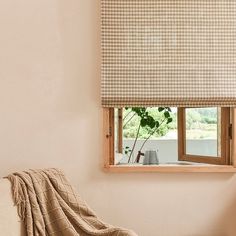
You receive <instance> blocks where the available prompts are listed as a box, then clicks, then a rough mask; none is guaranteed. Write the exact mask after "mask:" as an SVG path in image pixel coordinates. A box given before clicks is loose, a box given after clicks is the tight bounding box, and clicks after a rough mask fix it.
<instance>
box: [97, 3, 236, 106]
mask: <svg viewBox="0 0 236 236" xmlns="http://www.w3.org/2000/svg"><path fill="white" fill-rule="evenodd" d="M101 4H102V5H101V17H102V19H101V20H102V82H101V87H102V105H103V106H108V107H115V106H193V107H197V106H235V105H236V1H234V0H101Z"/></svg>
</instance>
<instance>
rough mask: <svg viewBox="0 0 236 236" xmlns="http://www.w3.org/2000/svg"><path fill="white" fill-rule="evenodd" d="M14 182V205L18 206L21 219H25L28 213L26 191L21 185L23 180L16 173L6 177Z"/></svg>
mask: <svg viewBox="0 0 236 236" xmlns="http://www.w3.org/2000/svg"><path fill="white" fill-rule="evenodd" d="M6 178H7V179H8V180H9V181H10V182H11V184H12V188H11V189H12V196H13V201H14V205H15V206H17V212H18V215H19V217H20V219H21V220H23V221H24V219H25V213H26V202H25V200H24V192H23V190H22V187H21V183H22V180H21V179H20V178H19V177H18V176H15V175H9V176H7V177H6Z"/></svg>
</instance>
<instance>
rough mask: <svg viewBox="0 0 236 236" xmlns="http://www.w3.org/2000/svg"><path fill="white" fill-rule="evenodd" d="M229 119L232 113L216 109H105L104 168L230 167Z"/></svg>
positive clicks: (230, 136)
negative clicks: (150, 156) (152, 156)
mask: <svg viewBox="0 0 236 236" xmlns="http://www.w3.org/2000/svg"><path fill="white" fill-rule="evenodd" d="M230 113H231V112H230V108H217V107H206V108H176V107H171V108H169V107H159V108H158V107H153V108H151V107H145V108H107V109H106V108H105V109H104V127H106V128H105V130H104V131H105V132H104V134H105V142H104V150H105V167H107V168H109V167H111V166H112V167H118V169H121V170H125V168H126V167H129V168H128V169H129V170H132V171H135V170H140V169H141V170H144V169H145V168H147V169H148V168H152V170H154V169H156V170H158V169H162V168H163V167H164V168H169V167H171V168H173V167H174V168H175V167H179V168H180V169H179V170H181V171H184V170H185V171H186V170H187V169H186V167H188V169H189V167H193V168H195V170H209V167H216V168H220V167H225V168H226V165H227V167H230V165H231V164H232V161H233V160H231V156H232V155H231V154H232V152H231V151H230V146H231V143H232V135H233V132H232V125H231V123H232V114H230ZM107 122H108V123H107ZM107 124H109V126H108V125H107ZM148 151H152V152H153V151H154V152H156V153H157V162H149V163H148V162H147V156H148ZM155 160H156V159H155ZM122 167H123V169H122ZM231 167H232V166H231ZM182 168H184V169H182ZM206 168H207V169H206ZM177 169H178V168H177ZM191 169H192V168H190V169H189V170H191ZM213 169H214V168H213ZM221 169H222V170H223V168H221ZM233 169H234V168H233ZM231 171H232V169H231Z"/></svg>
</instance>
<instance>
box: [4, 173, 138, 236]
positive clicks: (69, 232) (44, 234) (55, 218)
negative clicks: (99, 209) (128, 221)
mask: <svg viewBox="0 0 236 236" xmlns="http://www.w3.org/2000/svg"><path fill="white" fill-rule="evenodd" d="M6 178H8V179H9V180H10V182H11V183H12V192H13V199H14V202H15V204H16V205H17V209H18V214H19V216H20V218H21V219H22V220H23V221H24V223H25V227H26V232H27V235H28V236H48V235H54V236H55V235H56V236H64V235H65V236H75V235H80V236H87V235H99V236H100V235H101V236H137V235H136V234H135V233H134V232H133V231H130V230H126V229H122V228H116V227H113V226H111V225H109V224H106V223H104V222H102V221H101V220H99V219H98V218H97V216H96V215H95V213H94V212H93V211H92V210H91V209H90V208H89V207H88V206H87V204H86V203H85V202H84V201H83V200H82V199H81V198H80V196H78V194H76V193H75V191H74V189H73V188H72V187H71V185H70V184H69V182H68V181H67V180H66V178H65V175H64V174H63V173H62V172H61V171H59V170H57V169H46V170H29V171H25V172H18V173H14V174H11V175H9V176H7V177H6Z"/></svg>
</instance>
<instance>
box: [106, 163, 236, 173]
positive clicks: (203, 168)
mask: <svg viewBox="0 0 236 236" xmlns="http://www.w3.org/2000/svg"><path fill="white" fill-rule="evenodd" d="M104 170H105V171H106V172H114V173H132V172H150V173H153V172H157V173H191V172H194V173H197V172H199V173H235V172H236V167H234V166H229V165H208V164H206V165H204V164H203V165H202V164H201V165H191V166H189V165H187V166H185V165H181V166H180V165H175V164H171V165H169V164H168V165H164V164H161V165H151V166H143V165H133V166H125V165H120V166H119V165H109V166H105V167H104Z"/></svg>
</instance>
